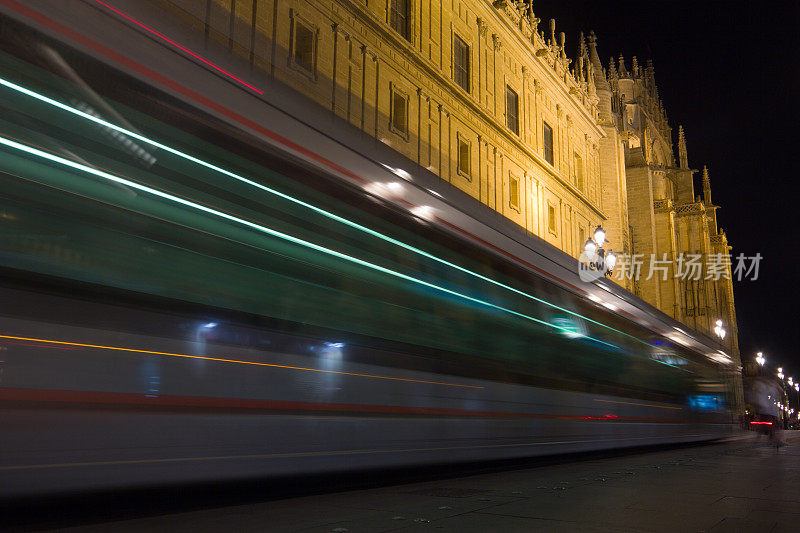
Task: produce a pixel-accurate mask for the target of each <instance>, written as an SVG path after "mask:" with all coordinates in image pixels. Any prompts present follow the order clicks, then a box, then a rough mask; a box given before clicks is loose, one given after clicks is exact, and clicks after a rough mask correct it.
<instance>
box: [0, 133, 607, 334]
mask: <svg viewBox="0 0 800 533" xmlns="http://www.w3.org/2000/svg"><path fill="white" fill-rule="evenodd" d="M0 144H2V145H5V146H8V147H10V148H14V149H17V150H20V151H22V152H25V153H28V154H31V155H35V156H37V157H41V158H43V159H47V160H49V161H52V162H55V163H59V164H61V165H64V166H67V167H70V168H74V169H76V170H80V171H82V172H86V173H88V174H92V175H94V176H97V177H99V178H103V179H105V180H108V181H113V182H115V183H119V184H121V185H125V186H126V187H130V188H132V189H137V190H140V191H142V192H146V193H148V194H152V195H154V196H158V197H160V198H164V199H166V200H170V201H172V202H175V203H178V204H181V205H185V206H187V207H191V208H192V209H196V210H198V211H202V212H204V213H208V214H211V215H214V216H217V217H219V218H222V219H225V220H229V221H231V222H235V223H237V224H241V225H243V226H246V227H248V228H251V229H254V230H256V231H259V232H261V233H265V234H267V235H270V236H272V237H277V238H279V239H283V240H285V241H289V242H291V243H294V244H298V245H300V246H304V247H306V248H310V249H312V250H315V251H318V252H322V253H324V254H328V255H331V256H333V257H336V258H339V259H344V260H345V261H349V262H351V263H355V264H357V265H360V266H363V267H367V268H370V269H372V270H376V271H378V272H381V273H384V274H389V275H391V276H394V277H397V278H400V279H403V280H406V281H410V282H412V283H416V284H419V285H422V286H424V287H428V288H431V289H435V290H437V291H440V292H443V293H445V294H450V295H452V296H457V297H459V298H462V299H464V300H467V301H470V302H473V303H476V304H479V305H483V306H486V307H489V308H491V309H496V310H498V311H502V312H505V313H508V314H511V315H514V316H518V317H521V318H524V319H527V320H530V321H532V322H536V323H537V324H542V325H544V326H548V327H551V328H554V329H557V330H559V331H563V328H561V327H560V326H557V325H555V324H550V323H548V322H545V321H544V320H540V319H538V318H535V317H532V316H529V315H526V314H524V313H520V312H518V311H514V310H513V309H508V308H505V307H502V306H499V305H496V304H493V303H491V302H487V301H485V300H481V299H479V298H474V297H472V296H469V295H466V294H462V293H460V292H456V291H454V290H451V289H448V288H446V287H442V286H440V285H436V284H435V283H430V282H428V281H425V280H421V279H419V278H415V277H413V276H409V275H408V274H403V273H402V272H397V271H396V270H392V269H390V268H386V267H383V266H380V265H376V264H374V263H370V262H369V261H364V260H363V259H359V258H357V257H353V256H351V255H348V254H345V253H342V252H339V251H336V250H333V249H331V248H326V247H325V246H321V245H319V244H315V243H313V242H310V241H307V240H305V239H300V238H298V237H294V236H292V235H288V234H286V233H283V232H281V231H277V230H274V229H272V228H268V227H266V226H262V225H261V224H256V223H255V222H251V221H249V220H245V219H243V218H239V217H237V216H234V215H231V214H229V213H225V212H224V211H219V210H217V209H214V208H211V207H207V206H205V205H202V204H198V203H197V202H193V201H191V200H187V199H185V198H181V197H180V196H175V195H174V194H170V193H168V192H164V191H160V190H158V189H154V188H153V187H149V186H147V185H142V184H141V183H137V182H135V181H131V180H129V179H125V178H121V177H119V176H115V175H113V174H109V173H108V172H104V171H102V170H98V169H95V168H91V167H89V166H86V165H82V164H80V163H76V162H75V161H71V160H69V159H65V158H63V157H60V156H57V155H54V154H49V153H47V152H44V151H42V150H39V149H37V148H33V147H31V146H27V145H25V144H21V143H18V142H16V141H12V140H11V139H7V138H5V137H0ZM589 338H591V337H589ZM592 340H594V341H595V342H599V343H601V344H605V345H607V346H610V347H612V348H618V347H617V346H616V345H614V344H610V343H608V342H605V341H602V340H600V339H592Z"/></svg>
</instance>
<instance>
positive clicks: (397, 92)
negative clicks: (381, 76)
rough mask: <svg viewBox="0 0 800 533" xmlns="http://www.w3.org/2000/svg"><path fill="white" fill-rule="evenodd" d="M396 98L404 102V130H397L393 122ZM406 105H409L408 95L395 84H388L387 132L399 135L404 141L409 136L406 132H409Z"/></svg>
mask: <svg viewBox="0 0 800 533" xmlns="http://www.w3.org/2000/svg"><path fill="white" fill-rule="evenodd" d="M396 97H399V98H400V99H402V100H403V101H404V104H403V105H404V108H405V117H404V122H405V128H399V127H398V126H397V125H396V124H395V120H394V119H395V112H396V111H397V110H396V108H395V102H396V100H395V98H396ZM408 104H409V98H408V94H406V92H405V91H403V90H401V89H400V88H398V87H397V85H396V84H394V83H390V84H389V131H391V132H392V133H395V134H397V135H399V136H400V137H402V138H403V139H404V140H406V141H407V140H408V135H409V132H408V130H409V121H408V119H409V109H408Z"/></svg>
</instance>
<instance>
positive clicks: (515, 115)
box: [506, 85, 519, 135]
mask: <svg viewBox="0 0 800 533" xmlns="http://www.w3.org/2000/svg"><path fill="white" fill-rule="evenodd" d="M506 126H508V129H510V130H511V131H513V132H514V133H515V134H516V135H519V97H517V93H516V92H514V89H512V88H511V87H509V86H508V85H506Z"/></svg>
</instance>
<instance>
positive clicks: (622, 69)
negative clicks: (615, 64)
mask: <svg viewBox="0 0 800 533" xmlns="http://www.w3.org/2000/svg"><path fill="white" fill-rule="evenodd" d="M619 77H620V78H627V77H628V70H627V69H626V68H625V58H624V57H623V56H622V54H620V55H619Z"/></svg>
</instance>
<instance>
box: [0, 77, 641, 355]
mask: <svg viewBox="0 0 800 533" xmlns="http://www.w3.org/2000/svg"><path fill="white" fill-rule="evenodd" d="M0 85H3V86H5V87H7V88H9V89H12V90H14V91H17V92H19V93H22V94H24V95H26V96H30V97H31V98H34V99H36V100H39V101H40V102H44V103H46V104H49V105H51V106H54V107H57V108H58V109H61V110H62V111H66V112H68V113H71V114H73V115H76V116H79V117H81V118H84V119H86V120H89V121H92V122H94V123H96V124H100V125H102V126H105V127H107V128H111V129H114V130H117V131H119V132H120V133H123V134H125V135H127V136H129V137H131V138H134V139H137V140H139V141H142V142H145V143H147V144H150V145H152V146H154V147H156V148H160V149H162V150H164V151H166V152H169V153H171V154H173V155H176V156H178V157H180V158H183V159H186V160H187V161H191V162H192V163H196V164H198V165H201V166H203V167H206V168H208V169H210V170H213V171H215V172H219V173H220V174H223V175H225V176H228V177H230V178H233V179H235V180H238V181H241V182H242V183H246V184H247V185H251V186H253V187H256V188H258V189H261V190H262V191H265V192H268V193H270V194H273V195H275V196H278V197H280V198H282V199H284V200H287V201H289V202H292V203H295V204H297V205H299V206H302V207H304V208H306V209H310V210H312V211H314V212H315V213H318V214H320V215H323V216H325V217H327V218H330V219H332V220H335V221H337V222H340V223H342V224H345V225H347V226H350V227H352V228H354V229H357V230H359V231H363V232H364V233H367V234H369V235H372V236H373V237H377V238H379V239H382V240H384V241H386V242H389V243H391V244H394V245H395V246H399V247H401V248H403V249H405V250H408V251H410V252H413V253H416V254H419V255H421V256H423V257H426V258H428V259H431V260H433V261H436V262H438V263H440V264H443V265H446V266H448V267H451V268H454V269H456V270H458V271H460V272H463V273H465V274H468V275H470V276H473V277H475V278H477V279H480V280H482V281H485V282H488V283H491V284H493V285H496V286H498V287H501V288H503V289H506V290H508V291H511V292H513V293H515V294H518V295H520V296H523V297H525V298H528V299H530V300H533V301H536V302H539V303H541V304H544V305H547V306H549V307H552V308H553V309H557V310H559V311H563V312H565V313H569V314H570V315H573V316H576V317H579V318H581V319H583V320H586V321H587V322H590V323H592V324H595V325H598V326H600V327H603V328H606V329H609V330H611V331H614V332H615V333H619V334H620V335H624V336H625V337H628V338H630V339H633V340H635V341H636V342H639V343H641V344H644V345H645V346H649V347H651V346H652V345H651V344H650V343H649V342H647V341H643V340H641V339H639V338H638V337H635V336H633V335H631V334H630V333H626V332H624V331H620V330H618V329H616V328H613V327H611V326H609V325H606V324H603V323H602V322H598V321H596V320H593V319H591V318H589V317H586V316H584V315H581V314H579V313H577V312H575V311H572V310H570V309H567V308H564V307H561V306H559V305H556V304H554V303H551V302H548V301H546V300H542V299H541V298H538V297H536V296H533V295H532V294H528V293H526V292H524V291H521V290H519V289H516V288H514V287H512V286H510V285H506V284H505V283H502V282H500V281H497V280H494V279H492V278H489V277H487V276H484V275H482V274H479V273H477V272H473V271H472V270H469V269H468V268H465V267H462V266H460V265H457V264H455V263H452V262H450V261H447V260H446V259H442V258H440V257H437V256H435V255H433V254H431V253H428V252H426V251H424V250H421V249H419V248H416V247H414V246H411V245H410V244H406V243H404V242H402V241H399V240H397V239H394V238H392V237H390V236H388V235H384V234H383V233H380V232H378V231H375V230H373V229H370V228H368V227H366V226H362V225H361V224H358V223H357V222H354V221H352V220H349V219H347V218H344V217H341V216H339V215H337V214H335V213H332V212H330V211H327V210H325V209H322V208H320V207H317V206H315V205H312V204H309V203H307V202H304V201H303V200H300V199H298V198H295V197H293V196H289V195H288V194H285V193H282V192H280V191H278V190H276V189H273V188H271V187H268V186H266V185H263V184H261V183H258V182H256V181H253V180H251V179H249V178H246V177H244V176H240V175H239V174H236V173H234V172H231V171H229V170H226V169H224V168H222V167H219V166H217V165H214V164H213V163H209V162H207V161H204V160H202V159H198V158H196V157H194V156H192V155H190V154H187V153H184V152H181V151H180V150H177V149H175V148H172V147H170V146H167V145H165V144H162V143H160V142H158V141H156V140H153V139H150V138H148V137H145V136H144V135H141V134H139V133H136V132H134V131H131V130H129V129H126V128H123V127H121V126H117V125H116V124H113V123H111V122H108V121H106V120H103V119H101V118H99V117H95V116H93V115H90V114H88V113H85V112H83V111H81V110H79V109H75V108H73V107H70V106H68V105H66V104H64V103H61V102H59V101H57V100H54V99H52V98H49V97H47V96H45V95H43V94H40V93H37V92H35V91H32V90H30V89H27V88H25V87H22V86H21V85H17V84H16V83H14V82H11V81H8V80H6V79H3V78H2V77H0ZM526 316H527V315H526ZM540 322H542V323H544V324H548V325H551V324H549V323H548V322H544V321H540ZM598 342H602V341H598Z"/></svg>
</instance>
